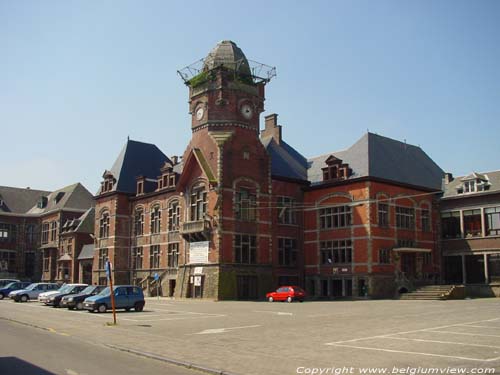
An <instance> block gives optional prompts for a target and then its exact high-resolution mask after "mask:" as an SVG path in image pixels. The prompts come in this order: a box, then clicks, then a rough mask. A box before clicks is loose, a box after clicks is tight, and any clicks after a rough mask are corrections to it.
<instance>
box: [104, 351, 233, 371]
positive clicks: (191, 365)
mask: <svg viewBox="0 0 500 375" xmlns="http://www.w3.org/2000/svg"><path fill="white" fill-rule="evenodd" d="M104 345H105V346H107V347H109V348H111V349H115V350H120V351H122V352H127V353H131V354H135V355H139V356H141V357H146V358H150V359H155V360H157V361H161V362H166V363H170V364H173V365H177V366H182V367H186V368H188V369H194V370H199V371H203V372H206V373H209V374H215V375H237V374H235V373H232V372H227V371H224V370H217V369H213V368H211V367H206V366H201V365H197V364H195V363H192V362H184V361H179V360H177V359H173V358H169V357H163V356H160V355H158V354H153V353H148V352H143V351H139V350H135V349H129V348H124V347H121V346H116V345H111V344H104Z"/></svg>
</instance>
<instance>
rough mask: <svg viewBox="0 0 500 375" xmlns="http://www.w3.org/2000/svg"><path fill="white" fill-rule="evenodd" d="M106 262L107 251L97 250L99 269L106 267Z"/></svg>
mask: <svg viewBox="0 0 500 375" xmlns="http://www.w3.org/2000/svg"><path fill="white" fill-rule="evenodd" d="M107 260H108V249H99V265H98V267H99V269H100V270H103V269H105V267H106V261H107Z"/></svg>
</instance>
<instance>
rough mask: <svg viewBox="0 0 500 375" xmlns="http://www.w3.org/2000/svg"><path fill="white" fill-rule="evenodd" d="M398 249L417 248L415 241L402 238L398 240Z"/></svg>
mask: <svg viewBox="0 0 500 375" xmlns="http://www.w3.org/2000/svg"><path fill="white" fill-rule="evenodd" d="M398 247H415V241H413V240H411V239H407V238H400V239H399V240H398Z"/></svg>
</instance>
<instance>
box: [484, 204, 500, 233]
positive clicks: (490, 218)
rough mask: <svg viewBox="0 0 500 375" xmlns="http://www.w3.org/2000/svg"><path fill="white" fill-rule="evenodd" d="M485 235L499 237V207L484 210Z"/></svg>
mask: <svg viewBox="0 0 500 375" xmlns="http://www.w3.org/2000/svg"><path fill="white" fill-rule="evenodd" d="M484 216H485V220H484V221H485V223H486V235H487V236H498V235H500V207H492V208H485V209H484Z"/></svg>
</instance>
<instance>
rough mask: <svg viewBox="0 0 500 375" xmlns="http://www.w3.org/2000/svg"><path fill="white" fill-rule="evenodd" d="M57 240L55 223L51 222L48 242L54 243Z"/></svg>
mask: <svg viewBox="0 0 500 375" xmlns="http://www.w3.org/2000/svg"><path fill="white" fill-rule="evenodd" d="M56 240H57V221H52V222H51V223H50V241H51V242H54V241H56Z"/></svg>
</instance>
